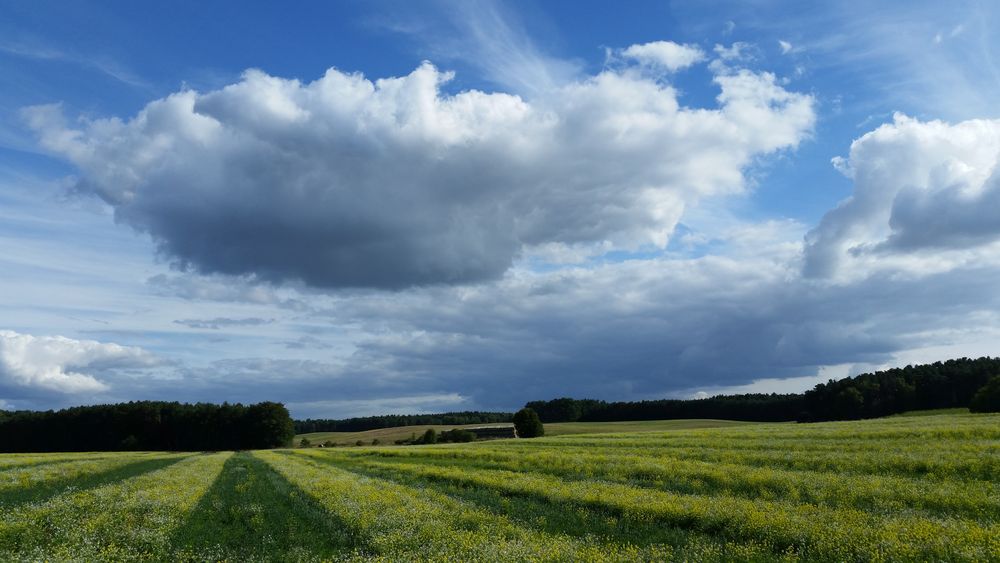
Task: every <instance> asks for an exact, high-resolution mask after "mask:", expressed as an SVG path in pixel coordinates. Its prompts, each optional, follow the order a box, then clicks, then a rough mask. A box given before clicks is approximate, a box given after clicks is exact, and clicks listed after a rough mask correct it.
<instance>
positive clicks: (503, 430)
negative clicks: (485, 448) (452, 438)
mask: <svg viewBox="0 0 1000 563" xmlns="http://www.w3.org/2000/svg"><path fill="white" fill-rule="evenodd" d="M463 430H467V431H469V432H472V433H473V434H475V435H476V439H477V440H495V439H499V438H517V434H516V433H515V432H514V425H513V424H512V425H510V426H477V427H475V428H463Z"/></svg>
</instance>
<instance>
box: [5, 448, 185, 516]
mask: <svg viewBox="0 0 1000 563" xmlns="http://www.w3.org/2000/svg"><path fill="white" fill-rule="evenodd" d="M182 459H185V458H184V457H169V458H158V459H146V460H142V461H137V462H135V463H129V464H127V465H122V466H120V467H116V468H114V469H110V470H108V471H102V472H100V473H91V474H89V475H82V476H78V477H72V478H69V479H60V480H54V481H49V482H46V483H39V484H37V485H34V486H32V487H30V488H26V489H16V490H13V491H5V492H0V507H10V506H14V505H18V504H23V503H26V502H39V501H44V500H48V499H50V498H52V497H54V496H56V495H60V494H62V493H64V492H67V491H68V490H70V489H72V490H74V491H81V490H85V489H94V488H97V487H100V486H102V485H108V484H111V483H116V482H118V481H123V480H125V479H131V478H132V477H136V476H138V475H142V474H143V473H149V472H151V471H156V470H159V469H163V468H164V467H167V466H169V465H173V464H175V463H177V462H178V461H180V460H182Z"/></svg>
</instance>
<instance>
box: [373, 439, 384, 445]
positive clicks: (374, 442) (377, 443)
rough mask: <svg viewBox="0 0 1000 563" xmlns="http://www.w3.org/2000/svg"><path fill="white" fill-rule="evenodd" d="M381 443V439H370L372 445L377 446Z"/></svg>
mask: <svg viewBox="0 0 1000 563" xmlns="http://www.w3.org/2000/svg"><path fill="white" fill-rule="evenodd" d="M381 443H382V440H379V439H378V438H375V439H374V440H372V445H373V446H377V445H379V444H381Z"/></svg>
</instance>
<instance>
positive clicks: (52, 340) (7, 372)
mask: <svg viewBox="0 0 1000 563" xmlns="http://www.w3.org/2000/svg"><path fill="white" fill-rule="evenodd" d="M160 363H161V362H160V360H158V359H157V358H156V357H154V356H153V355H152V354H150V353H149V352H146V351H145V350H142V349H141V348H135V347H130V346H120V345H118V344H110V343H108V344H105V343H101V342H96V341H94V340H73V339H70V338H65V337H62V336H32V335H30V334H19V333H17V332H14V331H10V330H0V389H3V388H8V389H9V388H10V387H11V386H13V387H17V388H28V389H34V390H42V391H55V392H58V393H63V394H70V393H99V392H104V391H108V390H110V388H111V387H110V385H108V384H107V383H106V382H105V381H102V380H101V379H99V378H98V375H100V374H101V373H104V372H108V371H113V370H119V369H129V368H146V367H152V366H155V365H158V364H160Z"/></svg>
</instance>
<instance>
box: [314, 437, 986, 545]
mask: <svg viewBox="0 0 1000 563" xmlns="http://www.w3.org/2000/svg"><path fill="white" fill-rule="evenodd" d="M301 455H314V456H321V457H322V458H323V459H324V460H325V461H327V462H328V463H332V464H335V465H337V466H343V467H351V466H352V465H360V468H361V469H362V470H365V469H367V470H369V471H372V472H373V473H374V474H378V475H381V476H383V477H388V478H392V476H394V475H398V476H400V478H401V479H402V480H403V481H407V480H408V479H417V480H423V481H444V482H449V483H455V484H461V485H462V486H464V487H471V488H488V489H494V490H498V491H503V492H504V493H505V494H507V495H511V496H526V497H532V498H536V499H541V500H544V501H546V502H548V503H551V504H557V505H562V506H564V507H566V509H568V510H571V509H573V508H575V507H586V508H596V509H600V510H603V511H606V512H608V513H610V514H613V515H615V516H617V517H621V518H624V519H625V520H627V521H639V522H642V521H655V522H657V523H660V524H662V525H666V526H674V527H680V528H684V529H689V530H692V531H697V532H702V533H705V534H710V535H715V536H718V537H721V538H724V539H726V540H731V541H736V542H746V543H749V544H754V545H765V546H768V547H769V548H770V549H772V550H773V551H774V552H776V553H781V552H786V551H791V552H794V553H796V554H798V555H801V556H804V557H806V558H809V559H822V560H840V561H843V560H879V559H884V558H885V557H886V554H893V557H894V558H900V559H924V560H926V559H979V560H985V559H988V558H989V557H990V556H991V555H995V554H996V553H998V552H1000V524H996V523H978V522H973V521H968V520H963V519H960V518H945V519H938V518H926V517H923V516H916V515H906V514H902V515H899V516H877V515H873V514H870V513H867V512H864V511H861V510H856V509H850V508H836V509H833V508H828V507H822V506H816V505H812V504H796V503H792V502H781V501H764V500H749V499H743V498H737V497H733V496H729V495H714V496H706V495H687V494H677V493H672V492H667V491H658V490H649V489H643V488H637V487H632V486H629V485H624V484H620V483H609V482H603V481H565V480H563V479H559V478H557V477H553V476H550V475H541V474H533V473H521V472H513V471H506V470H490V469H477V470H474V471H470V470H467V469H463V468H455V467H439V466H433V465H427V464H420V463H415V464H410V463H385V462H377V461H364V460H354V461H353V462H352V461H350V460H349V459H348V458H346V457H338V456H336V455H333V456H331V455H330V454H301ZM410 482H411V484H412V481H410Z"/></svg>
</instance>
